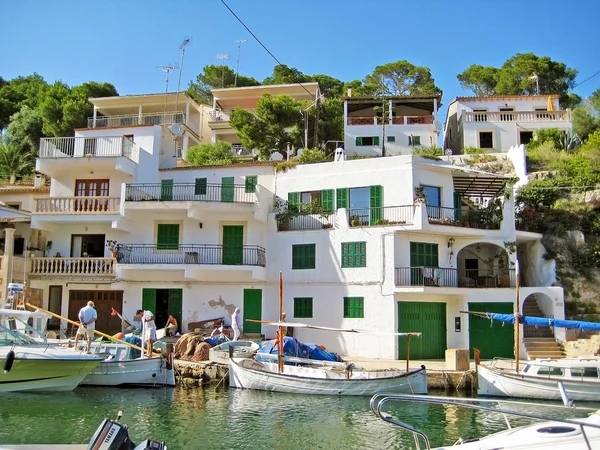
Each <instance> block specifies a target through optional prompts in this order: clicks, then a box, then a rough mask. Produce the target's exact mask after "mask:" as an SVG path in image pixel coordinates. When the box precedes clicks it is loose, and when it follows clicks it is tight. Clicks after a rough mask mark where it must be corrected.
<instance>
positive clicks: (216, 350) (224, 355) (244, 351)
mask: <svg viewBox="0 0 600 450" xmlns="http://www.w3.org/2000/svg"><path fill="white" fill-rule="evenodd" d="M230 347H233V357H234V358H252V357H253V356H254V355H256V352H258V344H257V343H256V342H252V341H229V342H225V343H223V344H220V345H217V346H216V347H213V348H211V349H210V350H209V351H208V359H209V360H210V361H212V362H216V363H220V364H227V363H228V361H229V348H230Z"/></svg>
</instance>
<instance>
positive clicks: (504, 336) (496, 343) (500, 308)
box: [469, 302, 515, 359]
mask: <svg viewBox="0 0 600 450" xmlns="http://www.w3.org/2000/svg"><path fill="white" fill-rule="evenodd" d="M469 311H479V312H495V313H501V314H513V312H514V305H513V304H512V303H510V302H505V303H469ZM469 347H470V354H471V358H473V357H474V356H473V348H478V349H479V350H480V351H481V355H480V356H481V359H492V358H494V357H495V356H499V357H503V358H514V356H515V348H514V347H515V327H514V325H512V324H508V323H502V322H498V321H496V320H494V321H491V320H490V319H486V318H484V317H479V316H475V315H473V314H469Z"/></svg>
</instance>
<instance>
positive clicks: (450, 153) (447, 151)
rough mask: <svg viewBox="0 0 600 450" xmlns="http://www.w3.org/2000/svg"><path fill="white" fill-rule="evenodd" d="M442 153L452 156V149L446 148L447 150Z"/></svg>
mask: <svg viewBox="0 0 600 450" xmlns="http://www.w3.org/2000/svg"><path fill="white" fill-rule="evenodd" d="M444 154H445V155H446V156H452V150H450V149H447V150H446V151H445V152H444Z"/></svg>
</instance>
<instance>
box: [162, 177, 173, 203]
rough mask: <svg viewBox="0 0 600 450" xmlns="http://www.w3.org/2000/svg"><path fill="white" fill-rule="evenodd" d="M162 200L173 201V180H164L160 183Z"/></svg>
mask: <svg viewBox="0 0 600 450" xmlns="http://www.w3.org/2000/svg"><path fill="white" fill-rule="evenodd" d="M160 199H161V200H162V201H169V200H173V180H162V181H161V182H160Z"/></svg>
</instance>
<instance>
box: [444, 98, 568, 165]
mask: <svg viewBox="0 0 600 450" xmlns="http://www.w3.org/2000/svg"><path fill="white" fill-rule="evenodd" d="M545 128H557V129H559V130H561V131H565V132H570V131H571V130H572V128H573V124H572V122H571V111H570V110H569V109H567V110H561V109H560V104H559V101H558V96H555V95H551V96H548V95H531V96H523V95H510V96H494V97H457V98H456V99H455V100H453V101H452V102H451V103H450V104H449V105H448V115H447V117H446V123H445V126H444V149H451V150H452V151H453V152H454V154H461V153H462V152H463V149H465V148H468V147H474V148H483V149H488V150H490V151H494V152H499V153H506V152H507V151H508V150H509V149H510V148H511V147H514V146H517V145H521V144H527V143H528V142H529V141H530V140H531V139H532V138H533V135H534V132H535V131H536V130H540V129H545Z"/></svg>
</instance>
